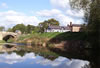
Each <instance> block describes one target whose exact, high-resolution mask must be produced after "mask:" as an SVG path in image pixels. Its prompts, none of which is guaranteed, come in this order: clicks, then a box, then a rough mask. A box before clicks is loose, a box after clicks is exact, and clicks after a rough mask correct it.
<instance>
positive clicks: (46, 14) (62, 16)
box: [37, 9, 83, 26]
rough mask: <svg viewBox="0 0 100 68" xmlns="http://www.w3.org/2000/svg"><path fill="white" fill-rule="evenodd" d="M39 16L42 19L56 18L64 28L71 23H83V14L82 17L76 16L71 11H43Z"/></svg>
mask: <svg viewBox="0 0 100 68" xmlns="http://www.w3.org/2000/svg"><path fill="white" fill-rule="evenodd" d="M37 14H38V15H39V16H40V17H41V18H46V19H50V18H55V19H56V20H58V21H59V22H60V25H63V26H67V25H68V24H69V22H73V23H78V24H79V23H83V20H82V14H81V15H79V14H74V13H73V12H72V11H71V10H67V12H63V11H61V10H58V9H52V10H41V11H39V12H37ZM73 14H74V15H73Z"/></svg>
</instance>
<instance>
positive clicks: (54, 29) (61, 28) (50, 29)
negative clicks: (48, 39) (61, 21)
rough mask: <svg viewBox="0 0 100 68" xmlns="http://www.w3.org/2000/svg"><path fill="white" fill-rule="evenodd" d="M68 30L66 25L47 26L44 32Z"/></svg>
mask: <svg viewBox="0 0 100 68" xmlns="http://www.w3.org/2000/svg"><path fill="white" fill-rule="evenodd" d="M68 31H70V29H69V27H67V26H49V27H48V29H47V30H46V31H45V32H68Z"/></svg>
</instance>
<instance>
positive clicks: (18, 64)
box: [0, 52, 89, 68]
mask: <svg viewBox="0 0 100 68" xmlns="http://www.w3.org/2000/svg"><path fill="white" fill-rule="evenodd" d="M86 64H87V65H88V64H89V62H88V61H83V60H79V59H71V60H70V59H68V58H65V57H62V56H59V57H58V58H56V59H55V60H53V61H52V60H49V59H46V58H44V57H42V56H39V55H35V54H34V53H33V52H31V53H26V54H24V56H20V55H18V54H17V53H15V52H12V53H10V54H8V53H4V54H0V67H1V68H81V67H83V66H84V65H86Z"/></svg>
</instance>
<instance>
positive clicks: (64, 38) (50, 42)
mask: <svg viewBox="0 0 100 68" xmlns="http://www.w3.org/2000/svg"><path fill="white" fill-rule="evenodd" d="M17 42H18V43H25V44H27V45H32V46H34V45H37V46H43V47H48V48H59V49H61V50H65V51H66V50H67V51H69V50H73V51H74V50H78V49H80V48H84V47H85V46H84V45H85V44H86V34H85V33H84V32H65V33H59V32H55V33H40V34H39V33H34V34H28V35H22V36H20V37H19V38H18V40H17ZM73 48H74V49H73Z"/></svg>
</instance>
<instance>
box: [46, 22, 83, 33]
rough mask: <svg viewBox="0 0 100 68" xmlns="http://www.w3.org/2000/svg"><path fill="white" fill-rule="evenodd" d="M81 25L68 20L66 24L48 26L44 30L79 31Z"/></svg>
mask: <svg viewBox="0 0 100 68" xmlns="http://www.w3.org/2000/svg"><path fill="white" fill-rule="evenodd" d="M81 26H82V25H81V24H72V22H70V24H69V25H67V26H48V28H47V29H46V30H45V32H69V31H70V32H79V31H80V29H81Z"/></svg>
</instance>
